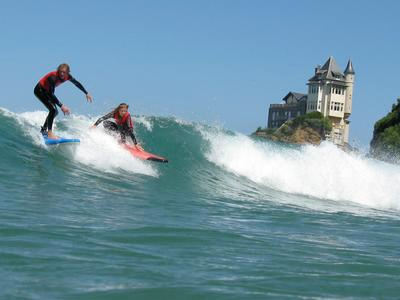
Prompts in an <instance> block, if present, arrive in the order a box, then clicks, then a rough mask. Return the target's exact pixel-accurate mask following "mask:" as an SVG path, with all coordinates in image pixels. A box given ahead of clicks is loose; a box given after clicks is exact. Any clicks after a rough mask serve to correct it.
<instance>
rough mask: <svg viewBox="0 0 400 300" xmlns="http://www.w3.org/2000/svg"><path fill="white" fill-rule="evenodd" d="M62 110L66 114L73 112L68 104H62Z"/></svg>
mask: <svg viewBox="0 0 400 300" xmlns="http://www.w3.org/2000/svg"><path fill="white" fill-rule="evenodd" d="M61 110H62V112H63V113H64V115H69V114H70V113H71V111H70V110H69V108H68V107H67V106H66V105H64V104H63V105H62V106H61Z"/></svg>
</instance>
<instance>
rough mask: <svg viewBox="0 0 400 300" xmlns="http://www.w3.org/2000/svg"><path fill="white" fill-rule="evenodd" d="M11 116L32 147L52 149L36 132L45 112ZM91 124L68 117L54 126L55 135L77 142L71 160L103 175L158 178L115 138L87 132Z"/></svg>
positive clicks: (90, 121) (81, 117) (77, 117)
mask: <svg viewBox="0 0 400 300" xmlns="http://www.w3.org/2000/svg"><path fill="white" fill-rule="evenodd" d="M13 115H14V117H15V118H16V119H17V121H18V122H19V123H20V124H21V126H23V128H24V131H25V132H26V134H27V135H28V136H29V137H30V138H32V140H33V141H34V143H35V144H37V145H39V146H41V147H43V148H46V149H52V148H51V147H47V146H45V145H44V143H43V139H42V137H41V134H40V132H39V130H40V126H41V125H42V124H43V121H44V120H45V118H46V115H47V113H46V112H44V111H34V112H24V113H21V114H13ZM93 123H94V119H93V120H92V119H89V118H87V117H85V116H79V115H71V116H70V117H68V118H63V119H61V120H59V119H57V121H56V122H55V124H54V125H53V127H54V128H53V129H54V132H55V133H56V134H57V135H60V136H64V137H74V138H80V140H81V142H80V144H79V146H77V147H75V150H74V151H73V153H72V156H73V159H74V160H76V161H77V162H79V163H82V164H85V165H88V166H91V167H93V168H96V169H99V170H101V171H103V172H109V173H118V172H120V171H121V170H124V171H127V172H131V173H138V174H144V175H149V176H155V177H156V176H158V172H157V170H156V169H155V168H153V166H152V165H151V164H150V163H148V162H144V161H142V160H140V159H137V158H134V157H132V155H130V154H129V153H128V152H127V151H125V150H124V149H122V148H121V147H120V146H119V145H118V142H117V140H116V139H115V138H113V137H112V136H110V135H108V134H106V133H105V132H104V130H103V129H102V128H100V126H99V128H95V129H93V130H91V129H89V128H90V126H91V125H92V124H93ZM53 148H54V147H53Z"/></svg>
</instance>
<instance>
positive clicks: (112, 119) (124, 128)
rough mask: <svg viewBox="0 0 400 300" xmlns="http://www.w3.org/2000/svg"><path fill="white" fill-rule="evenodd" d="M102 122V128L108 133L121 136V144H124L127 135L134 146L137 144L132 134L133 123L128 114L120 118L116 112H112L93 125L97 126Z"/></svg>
mask: <svg viewBox="0 0 400 300" xmlns="http://www.w3.org/2000/svg"><path fill="white" fill-rule="evenodd" d="M103 121H104V123H103V126H104V128H105V129H107V130H109V131H114V132H118V133H119V134H120V136H121V141H122V142H123V143H125V142H126V136H127V135H129V136H130V137H131V139H132V141H133V143H134V144H135V145H136V144H137V141H136V137H135V135H134V134H133V121H132V118H131V115H130V114H129V113H128V112H127V113H125V115H124V116H123V117H122V118H121V117H120V116H119V114H118V112H114V111H112V112H110V113H108V114H106V115H105V116H103V117H101V118H99V119H98V120H97V121H96V123H94V125H95V126H97V125H99V124H100V123H101V122H103Z"/></svg>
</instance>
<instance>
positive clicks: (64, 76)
mask: <svg viewBox="0 0 400 300" xmlns="http://www.w3.org/2000/svg"><path fill="white" fill-rule="evenodd" d="M68 80H69V81H71V82H72V83H73V84H74V85H75V86H76V87H77V88H78V89H80V90H81V91H82V92H84V93H85V95H86V99H87V101H88V102H92V101H93V98H92V96H91V95H90V94H89V93H88V92H87V91H86V90H85V88H84V87H83V85H82V84H81V83H80V82H79V81H77V80H76V79H75V78H74V77H72V76H71V74H70V68H69V65H67V64H61V65H59V66H58V68H57V71H53V72H50V73H48V74H46V75H45V76H44V77H43V78H42V79H40V81H39V83H38V84H37V85H36V86H35V89H34V93H35V95H36V97H37V98H38V99H39V100H40V101H41V102H42V103H43V104H44V106H46V108H47V109H48V110H49V114H48V115H47V118H46V121H45V122H44V125H43V127H42V129H41V130H40V132H41V133H42V134H43V135H44V136H46V135H47V136H48V137H49V138H51V139H57V138H58V137H57V136H56V135H55V134H54V133H53V130H52V128H53V121H54V118H55V117H56V116H57V114H58V110H57V106H56V105H58V106H59V107H60V108H61V110H62V112H63V113H64V114H69V113H70V109H69V108H68V107H67V106H66V105H64V104H62V103H61V102H60V101H59V100H58V99H57V97H56V95H54V90H55V88H56V87H57V86H59V85H60V84H62V83H64V82H65V81H68Z"/></svg>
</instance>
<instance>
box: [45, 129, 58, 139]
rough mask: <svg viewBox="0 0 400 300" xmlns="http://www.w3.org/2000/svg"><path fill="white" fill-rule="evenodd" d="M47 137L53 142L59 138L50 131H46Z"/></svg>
mask: <svg viewBox="0 0 400 300" xmlns="http://www.w3.org/2000/svg"><path fill="white" fill-rule="evenodd" d="M47 136H48V137H49V139H53V140H57V139H59V137H58V136H56V135H55V134H54V133H53V132H52V131H50V130H49V131H48V132H47Z"/></svg>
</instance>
